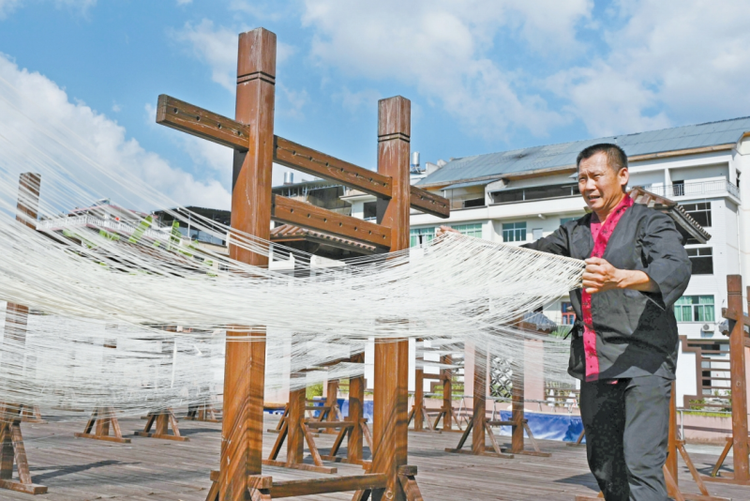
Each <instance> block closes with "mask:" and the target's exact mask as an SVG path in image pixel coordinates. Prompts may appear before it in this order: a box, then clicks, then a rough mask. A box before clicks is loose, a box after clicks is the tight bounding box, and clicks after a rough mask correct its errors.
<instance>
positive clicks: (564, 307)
mask: <svg viewBox="0 0 750 501" xmlns="http://www.w3.org/2000/svg"><path fill="white" fill-rule="evenodd" d="M560 312H561V313H562V323H563V324H564V325H573V324H574V323H575V321H576V314H575V312H574V311H573V305H572V304H571V303H569V302H567V301H563V302H562V304H561V305H560Z"/></svg>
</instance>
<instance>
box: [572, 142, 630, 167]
mask: <svg viewBox="0 0 750 501" xmlns="http://www.w3.org/2000/svg"><path fill="white" fill-rule="evenodd" d="M597 153H604V154H605V155H607V165H609V166H610V167H611V168H612V169H613V170H614V171H615V172H619V171H620V169H622V168H623V167H624V168H626V169H627V168H628V156H627V155H626V154H625V152H624V151H623V149H622V148H620V147H619V146H617V145H616V144H612V143H599V144H593V145H591V146H589V147H588V148H584V149H583V150H581V152H580V153H579V154H578V158H576V169H578V168H580V166H581V161H582V160H588V159H589V158H591V157H593V156H594V155H596V154H597Z"/></svg>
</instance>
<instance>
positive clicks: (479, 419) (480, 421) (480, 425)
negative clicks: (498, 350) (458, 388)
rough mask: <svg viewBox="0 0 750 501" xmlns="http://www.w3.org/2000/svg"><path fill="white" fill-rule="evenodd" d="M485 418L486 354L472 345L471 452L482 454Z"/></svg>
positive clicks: (478, 347)
mask: <svg viewBox="0 0 750 501" xmlns="http://www.w3.org/2000/svg"><path fill="white" fill-rule="evenodd" d="M486 416H487V352H486V351H485V350H484V349H482V348H481V347H480V345H479V344H475V345H474V415H473V416H472V417H471V420H472V424H473V426H472V429H471V430H472V435H471V452H472V453H473V454H477V455H482V454H484V444H485V438H484V422H485V418H486Z"/></svg>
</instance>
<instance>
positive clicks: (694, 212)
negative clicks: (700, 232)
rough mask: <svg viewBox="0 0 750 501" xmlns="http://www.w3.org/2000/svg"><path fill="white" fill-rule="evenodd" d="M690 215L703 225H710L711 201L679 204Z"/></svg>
mask: <svg viewBox="0 0 750 501" xmlns="http://www.w3.org/2000/svg"><path fill="white" fill-rule="evenodd" d="M681 205H682V208H683V209H685V212H687V213H688V214H689V215H690V217H692V218H693V219H695V221H696V222H697V223H698V224H699V225H701V226H703V227H710V226H711V202H700V203H695V204H681Z"/></svg>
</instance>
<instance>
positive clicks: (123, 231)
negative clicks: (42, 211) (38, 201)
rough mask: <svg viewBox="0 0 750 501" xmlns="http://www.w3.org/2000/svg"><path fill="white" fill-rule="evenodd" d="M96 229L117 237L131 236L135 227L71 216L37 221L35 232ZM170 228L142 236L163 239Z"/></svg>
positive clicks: (147, 231)
mask: <svg viewBox="0 0 750 501" xmlns="http://www.w3.org/2000/svg"><path fill="white" fill-rule="evenodd" d="M84 227H89V228H96V229H104V230H107V231H109V232H112V233H117V234H119V235H131V234H132V233H133V232H134V231H135V229H136V227H137V225H132V224H128V223H123V222H121V221H115V220H113V219H104V218H101V217H95V216H72V217H59V218H54V219H45V220H43V221H37V223H36V228H37V230H43V231H44V230H46V231H60V230H70V229H73V228H84ZM169 230H170V228H165V229H162V230H161V231H159V230H154V229H153V228H149V229H147V230H146V231H145V232H144V236H146V237H150V238H154V239H157V238H162V239H163V238H164V237H165V235H168V234H169Z"/></svg>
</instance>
